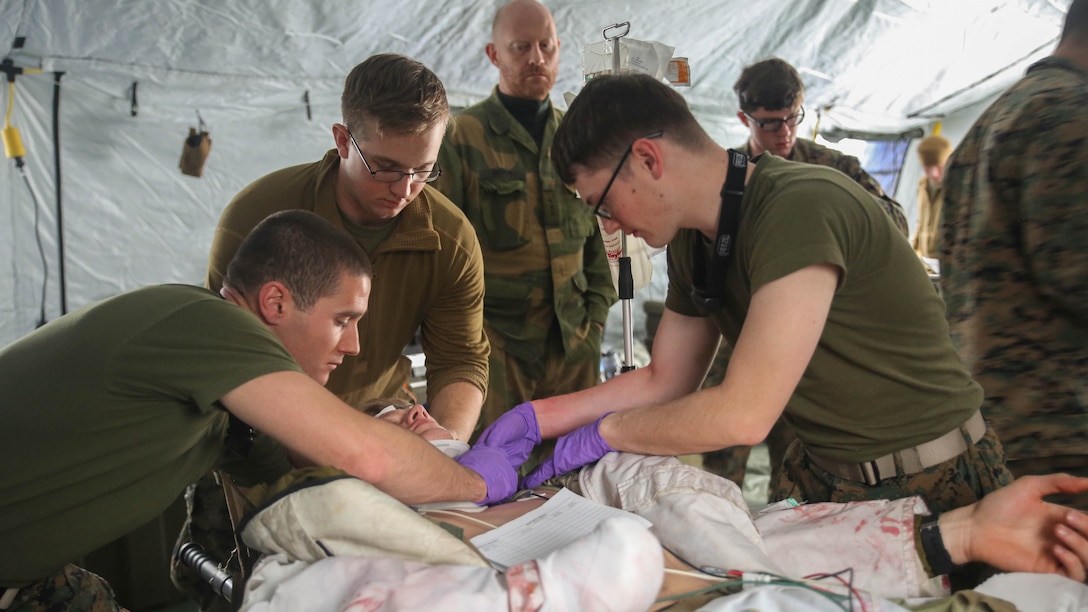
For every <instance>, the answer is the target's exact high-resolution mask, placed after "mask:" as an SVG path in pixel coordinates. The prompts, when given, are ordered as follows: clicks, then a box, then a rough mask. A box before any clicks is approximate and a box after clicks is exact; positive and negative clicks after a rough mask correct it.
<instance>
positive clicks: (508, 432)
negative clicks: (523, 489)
mask: <svg viewBox="0 0 1088 612" xmlns="http://www.w3.org/2000/svg"><path fill="white" fill-rule="evenodd" d="M537 444H540V425H539V424H538V423H537V420H536V409H534V408H533V405H532V404H531V403H529V402H525V403H523V404H518V405H517V406H514V407H513V408H511V409H510V411H509V412H506V413H505V414H503V415H502V416H500V417H499V418H498V419H496V420H495V422H494V423H492V424H491V425H488V426H487V428H486V429H484V431H483V433H481V434H480V437H479V439H477V441H476V446H488V447H491V448H494V449H497V450H501V451H502V452H503V453H505V454H506V460H507V462H509V463H510V465H511V467H513V468H514V469H515V470H516V469H518V468H519V467H521V464H523V463H525V461H526V460H527V459H528V458H529V453H531V452H532V451H533V447H534V446H536V445H537Z"/></svg>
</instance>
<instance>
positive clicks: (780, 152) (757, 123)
mask: <svg viewBox="0 0 1088 612" xmlns="http://www.w3.org/2000/svg"><path fill="white" fill-rule="evenodd" d="M733 91H734V92H736V94H737V103H738V105H739V106H740V110H739V111H737V118H739V119H740V122H741V123H743V124H744V126H745V127H747V128H748V131H749V136H748V142H746V143H745V144H744V146H743V147H740V148H739V149H738V150H739V151H741V152H742V153H745V154H746V155H748V156H749V157H755V156H757V155H759V154H761V153H763V152H764V151H767V152H770V153H773V154H775V155H777V156H779V157H784V158H786V159H788V160H790V161H797V162H804V163H806V164H817V165H820V166H829V167H831V168H834V169H836V170H838V171H839V172H842V173H843V174H845V175H846V176H849V177H850V178H852V179H853V180H854V182H855V183H857V184H859V185H861V186H862V187H864V188H865V190H866V191H868V192H869V193H871V194H873V196H874V197H875V198H876V199H877V200H879V201H880V205H881V207H883V208H884V212H886V213H888V216H889V217H891V218H892V220H893V221H895V226H896V227H897V228H899V231H901V232H903V235H904V236H906V235H908V233H909V231H910V229H909V227H908V225H907V217H906V215H905V214H904V213H903V207H902V206H900V205H899V203H898V202H896V201H895V200H893V199H892V198H890V197H888V194H886V193H884V188H883V187H881V186H880V183H879V182H878V181H877V180H876V179H875V178H873V177H872V176H870V175H869V173H868V172H866V171H865V170H864V169H862V167H861V162H860V161H858V158H856V157H854V156H853V155H846V154H845V153H842V152H839V151H836V150H834V149H830V148H828V147H825V146H823V145H820V144H816V143H815V142H813V141H811V140H808V139H805V138H798V137H797V133H798V130H799V129H800V126H801V123H802V122H803V121H804V120H805V107H804V106H802V104H803V103H804V100H805V84H804V83H802V82H801V76H800V75H799V74H798V73H797V70H795V69H794V67H793V66H791V65H789V64H788V63H786V62H785V61H783V60H780V59H778V58H771V59H767V60H763V61H761V62H756V63H755V64H752V65H751V66H748V67H747V68H745V69H744V71H743V72H741V73H740V78H738V79H737V82H736V83H735V84H734V85H733Z"/></svg>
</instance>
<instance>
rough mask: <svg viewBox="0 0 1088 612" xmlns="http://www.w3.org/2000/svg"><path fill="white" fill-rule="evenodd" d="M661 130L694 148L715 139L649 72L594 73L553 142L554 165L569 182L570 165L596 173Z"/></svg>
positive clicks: (572, 105)
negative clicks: (597, 74) (635, 142)
mask: <svg viewBox="0 0 1088 612" xmlns="http://www.w3.org/2000/svg"><path fill="white" fill-rule="evenodd" d="M658 130H661V131H662V132H663V133H664V134H663V136H664V137H665V138H669V139H670V140H671V141H672V142H675V143H678V144H679V145H680V146H683V147H685V148H688V149H692V150H699V149H702V148H703V147H705V146H706V145H707V144H708V143H710V142H712V141H711V139H710V136H708V135H707V133H706V131H705V130H703V128H702V126H700V125H699V122H698V121H696V120H695V117H694V116H693V115H692V114H691V109H689V108H688V103H687V101H685V100H684V98H683V96H681V95H680V94H679V93H677V92H676V90H675V89H673V88H672V87H670V86H668V85H666V84H664V83H662V82H661V81H659V80H657V79H655V78H653V77H652V76H649V75H647V74H624V75H604V76H599V77H595V78H594V79H593V80H592V81H590V82H589V83H588V84H587V85H586V86H585V87H584V88H583V89H582V91H581V92H580V93H579V94H578V95H577V96H575V98H574V101H573V102H572V103H571V105H570V108H569V109H568V110H567V113H566V115H564V116H563V120H562V121H560V122H559V129H558V130H556V132H555V139H554V140H553V141H552V150H551V151H552V163H553V164H554V165H555V170H556V172H557V173H558V174H559V178H560V180H562V181H563V182H565V183H568V184H570V183H573V182H574V173H573V170H572V168H573V167H574V166H580V167H582V168H584V169H585V170H587V171H590V172H592V171H595V170H600V169H601V168H604V167H605V166H607V165H609V164H612V163H615V161H616V160H618V159H619V158H620V156H622V155H623V153H624V151H625V150H626V149H627V147H628V146H630V144H631V143H632V142H633V141H634V140H636V139H638V138H642V137H643V136H646V135H648V134H651V133H653V132H656V131H658Z"/></svg>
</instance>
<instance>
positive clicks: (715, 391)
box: [601, 387, 779, 455]
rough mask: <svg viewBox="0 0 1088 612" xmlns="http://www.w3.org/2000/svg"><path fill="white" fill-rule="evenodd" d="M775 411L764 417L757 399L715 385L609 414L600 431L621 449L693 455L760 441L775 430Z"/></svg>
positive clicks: (615, 446) (642, 452)
mask: <svg viewBox="0 0 1088 612" xmlns="http://www.w3.org/2000/svg"><path fill="white" fill-rule="evenodd" d="M742 406H743V407H744V409H740V407H742ZM773 414H774V416H773V417H772V416H761V415H760V409H757V408H755V406H754V405H753V404H752V403H748V402H744V401H742V400H740V399H739V398H735V397H734V398H731V397H729V395H728V394H726V393H725V392H724V390H723V389H721V388H717V387H715V388H712V389H704V390H702V391H698V392H696V393H693V394H689V395H685V396H683V397H681V398H678V399H675V400H672V401H670V402H667V403H663V404H657V405H653V406H647V407H643V408H638V409H634V410H630V411H627V412H624V413H618V414H613V415H610V416H609V417H608V418H606V419H605V420H604V421H603V422H602V423H601V435H602V436H603V437H604V439H605V441H607V442H608V443H609V445H610V446H611V447H612V448H615V449H616V450H620V451H625V452H631V453H639V454H643V455H688V454H695V453H703V452H708V451H713V450H718V449H721V448H726V447H729V446H738V445H744V446H751V445H753V444H756V443H758V442H759V441H761V440H762V439H763V438H764V437H765V436H766V435H767V432H768V431H770V427H771V425H772V424H773V423H774V419H775V418H777V415H778V414H779V411H774V412H773Z"/></svg>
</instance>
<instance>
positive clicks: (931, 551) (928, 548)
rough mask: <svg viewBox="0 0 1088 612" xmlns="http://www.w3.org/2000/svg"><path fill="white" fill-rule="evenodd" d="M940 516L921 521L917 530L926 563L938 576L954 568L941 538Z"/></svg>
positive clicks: (932, 515) (930, 516) (933, 515)
mask: <svg viewBox="0 0 1088 612" xmlns="http://www.w3.org/2000/svg"><path fill="white" fill-rule="evenodd" d="M940 517H941V515H940V514H931V515H929V516H927V517H925V518H923V519H922V524H921V525H920V526H919V528H918V534H919V536H920V537H921V538H922V551H923V552H924V553H925V554H926V562H928V563H929V568H930V569H931V570H932V571H933V573H934V574H936V575H938V576H940V575H943V574H947V573H949V572H950V571H952V568H954V567H956V565H955V564H954V563H952V556H951V555H949V554H948V549H947V548H945V546H944V538H943V537H942V536H941V527H940V525H939V524H938V522H937V521H938V519H940Z"/></svg>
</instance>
